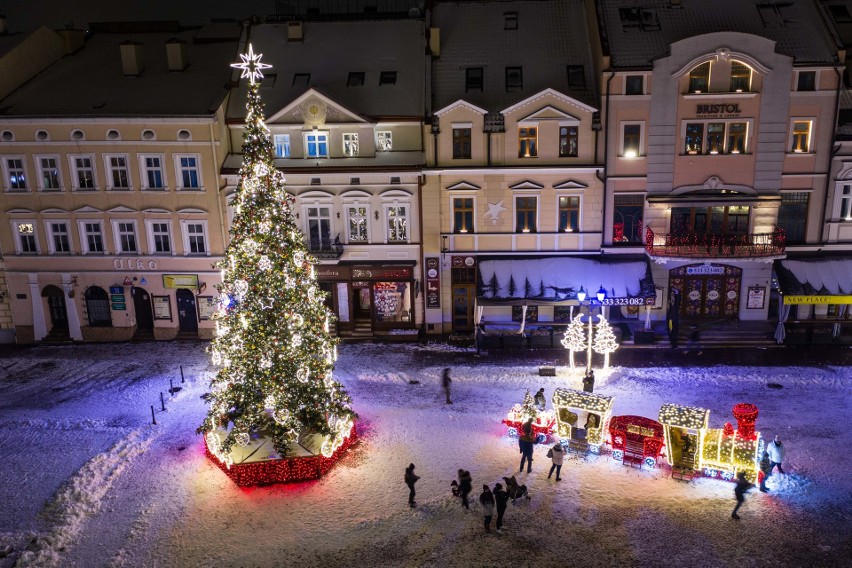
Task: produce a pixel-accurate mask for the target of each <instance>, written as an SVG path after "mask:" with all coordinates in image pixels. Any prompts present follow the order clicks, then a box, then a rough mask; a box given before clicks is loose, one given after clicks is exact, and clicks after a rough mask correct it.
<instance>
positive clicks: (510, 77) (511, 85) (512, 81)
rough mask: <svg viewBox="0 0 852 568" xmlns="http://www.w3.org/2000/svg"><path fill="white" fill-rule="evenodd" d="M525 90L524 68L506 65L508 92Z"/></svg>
mask: <svg viewBox="0 0 852 568" xmlns="http://www.w3.org/2000/svg"><path fill="white" fill-rule="evenodd" d="M522 90H524V68H523V67H506V92H507V93H511V92H514V91H522Z"/></svg>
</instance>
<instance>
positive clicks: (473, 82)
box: [464, 67, 483, 92]
mask: <svg viewBox="0 0 852 568" xmlns="http://www.w3.org/2000/svg"><path fill="white" fill-rule="evenodd" d="M482 75H483V73H482V67H468V68H467V69H465V77H464V90H465V92H467V91H482Z"/></svg>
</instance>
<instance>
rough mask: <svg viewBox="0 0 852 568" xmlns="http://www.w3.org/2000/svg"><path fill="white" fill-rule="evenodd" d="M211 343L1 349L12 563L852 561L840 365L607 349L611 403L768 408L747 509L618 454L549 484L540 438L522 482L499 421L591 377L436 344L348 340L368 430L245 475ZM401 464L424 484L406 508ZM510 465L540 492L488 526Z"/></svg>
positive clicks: (340, 367)
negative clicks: (445, 386)
mask: <svg viewBox="0 0 852 568" xmlns="http://www.w3.org/2000/svg"><path fill="white" fill-rule="evenodd" d="M205 347H206V344H204V343H197V342H192V343H163V344H153V343H148V344H145V343H141V344H139V343H137V344H117V345H110V346H106V345H82V346H68V347H49V348H47V347H46V348H36V349H30V350H14V351H10V352H7V353H6V354H5V355H4V356H3V357H2V359H0V364H2V373H0V426H2V429H0V451H2V455H3V462H2V463H3V466H2V468H0V502H2V503H3V506H2V507H0V554H2V556H3V557H2V558H0V566H3V567H5V566H63V567H64V566H78V567H94V566H140V567H153V566H157V567H163V566H175V567H178V566H180V567H183V566H324V567H333V566H377V567H378V566H510V567H513V568H514V567H517V566H563V565H574V564H578V565H582V566H584V567H586V568H589V567H595V566H690V567H703V566H706V567H718V566H848V565H849V564H848V562H849V560H848V559H849V558H850V557H852V537H850V535H852V476H850V475H849V470H850V459H849V452H848V450H849V446H850V442H852V435H850V433H849V430H848V426H847V425H848V424H849V419H850V402H852V401H850V398H852V397H850V387H852V371H850V369H849V367H846V366H813V367H795V368H793V367H772V368H762V367H738V366H715V367H690V368H658V367H646V368H627V367H619V366H618V365H619V361H618V357H615V359H614V360H613V362H612V364H613V365H615V366H614V367H613V368H611V369H610V370H609V371H607V372H602V371H596V372H597V383H596V387H595V392H600V393H603V394H606V395H609V396H612V397H614V408H613V414H614V415H624V414H634V415H641V416H647V417H650V418H654V419H656V418H657V415H658V413H659V410H660V407H661V406H662V405H663V404H664V403H667V402H671V403H677V404H681V405H688V406H700V407H703V408H707V409H710V411H711V414H710V427H711V428H721V427H722V425H723V424H724V423H725V422H732V421H733V417H732V416H731V407H732V406H733V405H734V404H736V403H739V402H750V403H753V404H755V405H757V406H758V408H759V410H760V415H759V418H758V420H757V430H759V431H760V432H762V433H763V435H764V437H766V438H767V439H771V437H773V436H774V435H775V434H778V435H779V436H780V437H781V438H782V439H783V441H784V442H785V444H786V446H787V454H786V458H785V461H784V469H785V471H786V474H785V475H779V474H775V475H773V476H772V477H771V478H770V480H769V482H768V487H769V489H770V491H769V492H768V493H760V492H758V491H756V489H755V490H753V491H751V492H750V493H749V494H748V495H747V497H746V502H745V505H744V506H743V508H742V509H741V510H740V514H741V517H742V519H741V520H739V521H736V520H733V519H731V510H732V509H733V505H734V498H733V497H734V496H733V484H732V483H728V482H725V481H721V480H714V479H696V480H693V481H691V482H683V481H677V480H673V479H671V478H670V476H669V470H668V469H667V467H666V466H665V465H662V466H658V467H656V468H654V469H648V468H647V467H646V468H643V469H641V470H639V469H636V468H631V467H625V466H623V465H622V464H621V463H619V462H616V461H614V460H612V458H611V456H610V454H609V453H607V452H604V453H603V454H602V455H600V456H589V457H586V458H579V457H574V456H572V455H569V456H568V457H566V460H565V465H564V466H563V468H562V480H561V481H559V482H556V481H555V479H548V478H547V472H548V470H549V466H550V460H549V459H547V458H546V456H545V453H546V451H547V448H548V447H549V446H548V445H546V444H539V445H537V446H536V448H535V457H534V463H533V467H532V473H529V474H527V473H520V474H519V473H518V465H519V460H520V455H519V453H518V443H517V439H516V438H510V437H509V436H507V433H506V427H505V426H504V425H502V424H501V420H502V419H503V418H504V417H505V416H506V412H507V410H508V409H509V408H511V407H512V405H513V404H515V403H518V402H521V400H522V398H523V396H524V393H525V391H526V390H527V389H529V390H530V392H531V393H535V392H536V391H537V390H538V389H539V388H541V387H543V388H544V389H545V392H546V393H547V397H548V406H549V405H550V402H549V401H550V396H551V395H552V394H553V392H554V390H555V389H556V388H558V387H569V388H581V374H580V372H579V371H578V372H577V374H574V375H572V374H570V373H569V371H568V369H567V367H559V368H558V369H557V375H556V376H555V377H547V376H539V373H538V371H539V368H538V364H537V363H535V362H530V361H520V360H517V361H516V360H512V359H505V358H504V359H501V360H500V361H494V360H489V359H488V358H487V357H484V356H483V357H479V356H477V355H476V353H475V351H471V350H465V349H460V348H454V347H449V346H447V345H444V344H438V343H432V344H426V345H414V344H398V345H388V344H372V343H361V344H345V345H341V346H340V350H339V354H340V356H339V359H338V361H337V365H336V369H335V372H334V376H335V378H336V379H337V380H339V381H340V382H341V383H343V385H344V386H345V388H346V389H347V391H348V392H349V393H350V395H351V396H352V399H353V408H354V410H355V411H356V412H357V413H358V415H359V418H358V428H359V435H360V440H359V443H358V444H357V445H356V446H354V448H353V449H352V450H351V451H350V452H349V454H348V455H347V456H346V457H344V459H343V460H342V461H341V462H340V463H338V464H337V465H336V466H335V467H333V468H332V469H331V470H330V471H329V472H328V474H327V475H326V476H324V477H323V478H322V479H320V480H318V481H313V482H307V483H297V484H288V485H274V486H265V487H256V488H250V489H244V488H238V487H237V486H235V485H234V484H233V482H232V481H231V480H230V479H229V478H228V477H227V476H226V475H225V474H224V473H223V472H222V471H221V470H220V469H219V468H218V467H216V465H214V464H213V463H212V462H211V461H210V460H209V459H208V458H207V457H206V456H205V454H204V445H203V441H202V437H201V436H200V435H198V434H196V433H195V431H196V428H198V426H199V425H200V424H201V422H202V420H203V418H204V415H205V412H206V406H205V403H204V401H203V400H202V399H201V395H203V394H204V393H205V392H207V389H208V386H209V381H210V379H211V377H212V373H213V370H212V368H211V367H210V364H209V356H208V355H207V354H206V353H205ZM566 355H567V353H566ZM566 361H567V357H566ZM181 366H182V367H183V374H184V377H185V382H181V371H180V367H181ZM447 366H449V367H450V368H451V372H452V378H453V385H452V386H453V391H452V398H453V404H452V405H448V404H446V403H445V401H444V392H443V390H442V388H441V372H442V369H443V368H444V367H447ZM769 383H777V384H780V385H781V386H782V387H783V388H768V387H767V385H768V384H769ZM170 386H175V387H180V390H176V392H174V393H170V392H169V388H170ZM161 393H162V394H163V398H164V401H165V409H166V410H165V411H163V410H162V406H161V402H160V394H161ZM152 406H153V407H154V411H155V418H156V422H157V424H156V425H153V424H152V417H151V407H152ZM409 463H414V464H416V473H417V474H418V475H419V476H420V477H421V479H420V481H419V482H418V483H417V486H416V487H417V506H416V507H415V508H409V506H408V504H407V498H408V489H407V488H406V486H405V485H404V483H403V473H404V470H405V468H406V466H408V464H409ZM460 468H463V469H466V470H469V471H470V472H471V475H472V478H473V489H474V491H473V494H472V496H473V497H474V499H473V503H472V505H471V510H470V511H467V510H465V509H463V508H462V507H461V505H460V503H459V501H458V499H456V498H454V497H452V495H451V493H450V482H451V481H452V480H453V479H455V478H456V472H457V470H458V469H460ZM507 475H517V476H518V480H519V481H520V482H522V483H525V484H526V485H527V486H528V487H529V492H530V495H531V500H529V501H526V500H520V501H518V502H517V504H515V505H511V504H510V505H509V508H508V511H507V513H506V517H505V528H504V530H503V532H502V534H500V535H498V534H496V533H494V532H492V533H491V534H486V533H485V531H484V528H483V517H482V514H481V507H480V506H479V504H478V495H479V493H480V492H481V490H482V485H483V484H488V485H489V486H491V487H493V486H494V484H495V483H496V482H499V481H502V477H503V476H507Z"/></svg>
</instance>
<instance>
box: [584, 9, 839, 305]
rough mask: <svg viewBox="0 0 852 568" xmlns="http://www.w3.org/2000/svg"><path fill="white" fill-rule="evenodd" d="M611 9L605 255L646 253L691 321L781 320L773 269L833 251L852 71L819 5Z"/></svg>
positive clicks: (606, 65) (606, 39) (606, 66)
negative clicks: (837, 174) (842, 109)
mask: <svg viewBox="0 0 852 568" xmlns="http://www.w3.org/2000/svg"><path fill="white" fill-rule="evenodd" d="M598 4H599V7H600V10H599V15H600V18H601V20H600V27H599V33H600V38H601V40H600V41H601V45H602V62H603V63H602V68H603V73H602V84H603V86H604V91H603V101H604V102H603V106H604V107H605V110H604V116H605V123H606V129H607V134H606V138H607V168H606V169H607V173H606V202H605V204H604V212H605V225H606V226H605V230H604V245H605V247H606V249H607V250H608V251H611V252H612V253H614V254H617V253H619V252H622V251H623V252H634V251H636V250H642V251H644V252H645V253H646V254H647V255H648V257H649V258H650V259H651V260H652V261H653V267H654V269H653V277H654V282H655V285H656V287H657V290H658V294H660V295H662V297H663V298H665V299H667V300H671V299H672V298H673V296H679V300H678V306H679V310H678V313H679V316H680V317H682V318H689V319H694V320H704V321H709V320H714V319H724V318H739V319H740V320H767V319H774V318H777V317H778V315H779V304H780V302H781V300H780V296H779V294H778V292H777V290H776V289H775V287H774V286H773V263H772V262H773V261H775V260H779V259H783V258H786V257H787V256H788V255H794V254H796V253H797V251H809V250H815V249H816V248H819V247H820V246H821V245H823V244H824V239H825V236H824V232H825V219H826V217H825V215H826V211H824V204H825V203H826V199H827V197H828V196H827V192H828V191H831V190H832V188H830V187H829V186H830V184H828V183H827V176H828V175H829V169H830V163H831V156H832V146H833V136H834V131H835V120H836V112H837V104H838V96H839V93H840V87H841V84H840V81H841V73H842V69H841V63H840V61H842V58H841V57H840V55H841V54H839V53H838V49H837V44H836V42H834V40H833V38H832V37H831V35H830V34H829V33H828V30H827V28H826V27H825V25H824V21H823V20H822V18H821V16H820V14H819V13H818V11H817V9H816V6H815V5H814V4H812V3H809V2H791V3H787V4H785V5H784V6H775V5H766V6H763V5H759V6H755V5H751V4H747V3H728V4H726V5H725V10H724V11H722V12H721V13H720V11H719V8H718V7H717V6H711V5H709V4H698V3H689V4H687V3H684V4H683V5H675V4H674V3H667V2H648V3H645V4H643V7H641V8H640V7H631V8H625V7H624V6H623V5H622V4H620V3H617V2H610V1H608V0H604V1H602V2H599V3H598ZM791 19H795V20H796V22H797V25H796V26H784V25H781V24H782V23H783V22H784V21H787V20H791ZM694 22H701V23H702V24H701V29H703V30H704V31H705V32H706V33H703V34H700V35H689V34H690V33H694V29H695V25H694ZM732 22H735V23H734V24H732ZM687 30H688V31H687ZM801 37H809V38H812V39H811V40H809V41H808V42H806V43H803V42H801V41H798V39H799V38H801ZM656 314H657V315H656V316H655V317H657V318H662V317H663V316H664V315H665V311H664V310H662V309H661V310H659V311H657V312H656Z"/></svg>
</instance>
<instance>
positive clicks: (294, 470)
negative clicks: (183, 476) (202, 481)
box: [204, 422, 358, 487]
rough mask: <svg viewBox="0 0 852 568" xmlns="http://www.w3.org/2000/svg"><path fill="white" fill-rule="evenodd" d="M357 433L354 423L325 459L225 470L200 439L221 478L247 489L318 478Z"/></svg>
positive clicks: (284, 460) (239, 465)
mask: <svg viewBox="0 0 852 568" xmlns="http://www.w3.org/2000/svg"><path fill="white" fill-rule="evenodd" d="M357 437H358V436H357V432H356V430H355V423H354V422H353V424H352V430H351V431H350V433H349V437H348V438H346V439H345V440H344V441H343V443H342V444H340V447H338V448H337V450H336V451H335V452H334V453H333V454H332V455H331V457H328V458H327V457H325V456H323V455H322V454H318V455H315V456H310V457H297V458H281V459H277V460H269V461H263V462H253V463H235V464H232V465H231V467H230V468H229V467H228V466H227V465H225V464H224V463H223V462H221V461H219V460H218V459H217V458H216V456H215V455H213V453H212V452H210V449H209V448H208V447H207V440H206V437H204V438H205V440H204V449H205V453H206V454H207V457H208V458H209V459H210V460H211V461H212V462H213V463H215V464H216V465H217V466H219V469H221V470H222V471H224V472H225V475H227V476H228V477H230V478H231V480H232V481H233V482H234V483H236V484H237V485H238V486H239V487H249V486H254V485H272V484H275V483H292V482H296V481H309V480H311V479H319V478H320V477H322V476H323V475H325V474H326V472H328V470H329V469H331V466H333V465H334V464H335V463H337V462H338V461H339V460H340V458H342V457H343V454H345V453H346V451H347V450H348V449H349V448H350V447H351V446H352V444H354V443H355V442H356V440H357Z"/></svg>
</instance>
